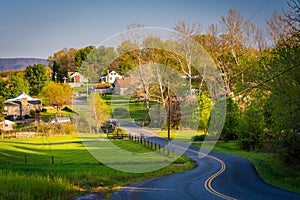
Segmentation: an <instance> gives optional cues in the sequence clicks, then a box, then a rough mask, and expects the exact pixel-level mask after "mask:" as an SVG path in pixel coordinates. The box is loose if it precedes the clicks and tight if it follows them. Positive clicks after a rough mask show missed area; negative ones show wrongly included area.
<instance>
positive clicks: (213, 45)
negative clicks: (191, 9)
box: [0, 0, 300, 164]
mask: <svg viewBox="0 0 300 200" xmlns="http://www.w3.org/2000/svg"><path fill="white" fill-rule="evenodd" d="M288 4H289V7H290V9H289V10H287V11H284V12H283V13H277V12H275V13H274V15H273V18H272V19H270V20H269V21H268V22H267V26H268V30H269V32H268V33H264V32H263V31H262V29H261V28H259V27H258V26H256V25H255V24H254V23H253V22H251V21H250V20H247V19H245V18H244V17H243V16H242V15H241V14H240V13H238V12H237V11H235V10H233V9H230V10H229V11H228V14H227V15H226V16H222V17H221V19H220V22H219V23H218V24H211V25H209V26H207V27H204V26H203V25H202V24H201V23H198V22H197V23H193V24H188V23H186V22H184V21H179V22H178V23H176V24H175V26H174V30H175V31H176V32H178V33H180V34H181V35H184V36H185V37H183V38H181V37H180V35H179V36H178V35H177V38H175V39H174V40H171V39H170V40H162V39H161V38H159V37H156V36H155V35H151V36H147V37H143V36H141V35H134V34H131V35H130V33H134V32H133V31H131V30H134V29H136V28H141V27H143V26H142V25H141V24H133V25H131V26H129V27H128V32H127V33H128V34H127V35H124V39H123V41H122V43H121V44H120V45H119V46H118V47H117V48H116V49H114V48H113V47H105V46H100V47H93V46H88V47H85V48H82V49H78V50H77V49H74V48H70V49H67V48H64V49H62V50H60V51H58V52H55V53H54V54H53V55H52V56H50V57H49V58H48V61H49V66H50V68H51V71H52V72H51V75H50V76H45V77H50V80H51V81H53V82H61V83H62V82H64V80H65V77H68V72H74V71H79V72H81V73H83V74H84V75H86V76H87V77H89V79H90V81H95V82H98V81H99V78H100V75H101V74H102V73H105V72H106V70H107V69H110V70H115V71H117V72H118V73H119V74H121V75H123V76H133V75H134V76H135V77H136V78H135V81H136V84H137V85H139V86H140V87H139V88H138V89H137V90H135V91H134V93H133V94H134V95H135V96H136V97H139V98H141V99H143V101H144V102H145V104H146V107H147V112H148V113H149V117H150V114H151V107H150V103H149V102H151V101H154V102H157V103H158V104H159V105H161V106H162V107H163V109H164V110H166V111H167V110H168V109H170V107H169V106H170V105H169V104H168V101H170V96H171V97H178V95H176V94H175V92H174V91H175V90H176V87H177V86H176V84H177V85H178V88H180V87H184V95H185V96H188V97H190V98H189V99H190V101H196V102H197V105H198V106H197V109H196V111H195V112H194V113H192V114H191V115H192V118H190V119H188V121H187V122H186V123H191V122H193V121H195V122H197V124H198V127H197V128H198V129H203V130H207V128H208V125H209V123H210V120H211V119H210V113H211V112H212V110H213V108H214V106H215V102H214V97H213V96H212V94H211V91H212V88H210V86H209V85H208V84H206V82H207V80H210V79H211V78H212V75H211V74H210V65H204V64H206V63H207V64H209V63H212V62H213V63H214V64H215V65H216V66H217V69H218V71H219V74H220V77H221V82H222V85H223V86H224V90H225V94H226V99H224V101H226V105H227V106H226V117H225V122H224V123H225V125H224V128H223V130H222V134H221V138H222V139H224V140H231V139H237V140H238V143H239V145H240V146H241V148H243V149H246V150H264V151H270V152H274V151H275V152H278V153H281V154H282V157H283V158H284V159H285V160H286V161H288V162H291V163H298V164H299V163H300V154H299V153H298V152H300V134H299V130H300V119H299V117H300V116H299V110H300V92H299V91H300V90H299V89H300V87H299V84H300V79H299V77H300V76H299V75H300V74H299V73H300V72H299V65H300V62H299V61H300V60H299V59H300V57H299V55H300V49H299V46H300V43H299V30H300V11H299V10H300V9H299V7H300V1H299V0H290V1H289V2H288ZM186 38H191V39H186ZM266 38H270V39H266ZM191 41H193V42H196V43H197V44H199V45H201V46H202V47H203V48H204V49H205V51H206V52H207V53H208V55H210V58H212V60H205V59H204V60H197V59H198V58H197V57H196V56H195V55H196V54H199V52H197V51H196V50H195V46H193V45H192V43H191ZM154 46H155V47H161V48H153V47H154ZM141 47H142V48H141ZM166 49H173V50H175V51H176V52H179V53H174V51H167V50H166ZM201 53H202V52H201ZM203 55H206V54H203ZM204 57H205V56H204ZM195 61H196V62H201V63H203V65H202V66H201V69H200V70H199V68H198V69H197V66H195V64H194V62H195ZM149 64H151V65H149ZM159 64H163V65H164V67H162V66H160V65H159ZM149 66H150V67H149ZM166 66H167V67H166ZM33 67H34V66H31V67H28V69H26V70H25V72H24V73H22V75H20V74H15V75H11V77H10V78H9V80H8V82H6V83H4V81H2V80H1V79H0V95H1V96H2V97H5V98H9V97H12V96H14V95H16V94H14V93H13V92H16V93H18V92H22V91H25V92H26V91H27V92H29V93H30V94H32V95H38V94H40V93H41V91H42V89H43V87H45V85H46V83H47V81H48V82H49V81H50V80H49V79H48V78H45V79H46V80H44V78H43V77H44V76H41V78H40V79H39V81H38V82H36V81H34V80H36V79H37V78H34V77H39V76H38V75H34V76H33V75H32V74H33V72H32V71H30V70H32V68H33ZM39 68H41V69H42V71H43V72H42V73H41V74H44V75H45V73H44V67H41V66H40V67H39ZM173 70H174V71H173ZM26 71H27V72H26ZM129 72H130V73H129ZM175 72H176V73H175ZM177 72H179V74H180V75H181V76H182V77H185V79H186V81H185V82H184V86H183V84H181V82H180V81H174V79H172V78H170V77H174V76H175V77H176V74H177V75H178V73H177ZM149 74H150V75H149ZM167 79H169V80H172V82H173V83H172V87H173V88H172V90H171V91H170V90H168V89H169V88H168V85H167V84H166V82H168V80H167ZM10 80H11V81H10ZM21 80H22V81H21ZM176 80H180V78H178V79H176ZM18 81H19V83H18ZM4 85H5V87H4ZM21 86H22V87H23V88H22V87H21ZM17 87H20V88H19V89H17ZM1 88H6V89H1ZM26 88H28V89H27V90H26ZM170 93H171V94H170ZM215 95H218V93H216V94H215ZM182 106H183V105H181V106H179V105H177V106H176V105H175V106H174V105H173V109H175V110H176V111H177V112H173V115H174V116H172V120H173V121H172V125H173V128H176V127H177V128H178V123H179V122H180V120H178V119H180V118H181V119H182V116H183V114H182V113H183V110H184V109H183V107H182ZM187 106H188V105H187ZM187 126H188V125H187Z"/></svg>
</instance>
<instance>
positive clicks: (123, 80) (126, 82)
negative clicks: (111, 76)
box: [114, 77, 130, 88]
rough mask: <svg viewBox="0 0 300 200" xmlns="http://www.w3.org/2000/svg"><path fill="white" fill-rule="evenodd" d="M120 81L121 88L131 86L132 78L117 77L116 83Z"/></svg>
mask: <svg viewBox="0 0 300 200" xmlns="http://www.w3.org/2000/svg"><path fill="white" fill-rule="evenodd" d="M116 83H118V84H119V85H120V88H129V87H130V78H129V77H124V78H116V80H115V83H114V85H115V84H116Z"/></svg>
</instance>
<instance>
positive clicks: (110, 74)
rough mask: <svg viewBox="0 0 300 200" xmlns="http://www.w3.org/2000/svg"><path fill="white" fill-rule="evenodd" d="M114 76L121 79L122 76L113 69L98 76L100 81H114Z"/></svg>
mask: <svg viewBox="0 0 300 200" xmlns="http://www.w3.org/2000/svg"><path fill="white" fill-rule="evenodd" d="M116 78H119V79H121V78H122V76H121V75H120V74H118V73H117V72H116V71H114V70H110V71H107V72H106V74H104V75H102V76H101V77H100V81H101V82H102V83H114V82H115V80H116Z"/></svg>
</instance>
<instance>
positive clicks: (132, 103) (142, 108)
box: [101, 95, 154, 121]
mask: <svg viewBox="0 0 300 200" xmlns="http://www.w3.org/2000/svg"><path fill="white" fill-rule="evenodd" d="M101 98H103V99H104V100H105V101H106V102H107V104H108V105H110V106H111V109H112V111H113V112H114V111H115V109H120V108H121V109H123V110H121V111H122V114H120V115H117V116H115V117H116V118H118V119H122V120H130V121H131V120H132V119H134V120H149V119H148V115H147V110H146V105H145V103H144V102H136V99H135V98H130V97H129V96H124V95H104V96H101ZM153 104H154V102H150V105H153Z"/></svg>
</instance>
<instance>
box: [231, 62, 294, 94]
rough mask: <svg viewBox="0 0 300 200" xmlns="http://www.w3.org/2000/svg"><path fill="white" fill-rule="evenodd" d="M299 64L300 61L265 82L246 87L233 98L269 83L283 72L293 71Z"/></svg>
mask: <svg viewBox="0 0 300 200" xmlns="http://www.w3.org/2000/svg"><path fill="white" fill-rule="evenodd" d="M299 66H300V63H299V64H297V65H294V66H292V67H290V68H288V69H286V70H284V71H283V72H280V73H279V74H277V75H275V76H273V77H271V78H268V79H266V80H264V81H263V82H260V83H258V84H256V85H254V86H251V87H249V88H246V89H244V90H243V91H241V92H239V93H238V94H236V95H234V96H233V98H234V97H237V96H239V95H241V94H244V93H245V92H247V91H248V90H251V89H254V88H257V87H259V86H260V85H262V84H265V83H267V82H269V81H271V80H273V79H275V78H277V77H279V76H281V75H283V74H285V73H287V72H289V71H291V70H292V69H294V68H297V67H299Z"/></svg>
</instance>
